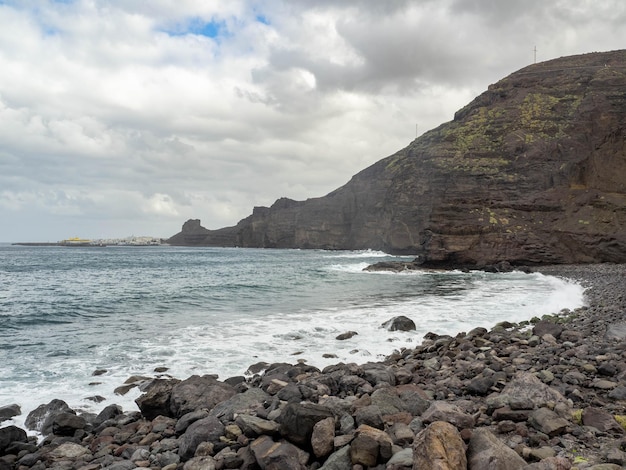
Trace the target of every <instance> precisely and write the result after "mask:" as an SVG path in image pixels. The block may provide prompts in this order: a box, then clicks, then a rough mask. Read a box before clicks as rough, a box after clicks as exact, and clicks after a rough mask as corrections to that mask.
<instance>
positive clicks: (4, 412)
mask: <svg viewBox="0 0 626 470" xmlns="http://www.w3.org/2000/svg"><path fill="white" fill-rule="evenodd" d="M21 414H22V409H21V408H20V405H17V404H13V405H7V406H2V407H0V423H1V422H2V421H6V420H8V419H11V418H13V417H14V416H19V415H21Z"/></svg>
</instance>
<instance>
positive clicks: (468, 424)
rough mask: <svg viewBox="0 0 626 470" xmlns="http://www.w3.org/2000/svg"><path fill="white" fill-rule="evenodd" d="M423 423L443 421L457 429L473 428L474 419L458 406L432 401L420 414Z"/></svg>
mask: <svg viewBox="0 0 626 470" xmlns="http://www.w3.org/2000/svg"><path fill="white" fill-rule="evenodd" d="M422 420H423V421H424V423H434V422H435V421H445V422H447V423H450V424H453V425H454V426H456V427H457V428H458V429H464V428H472V427H474V418H473V417H472V416H470V415H468V414H467V413H464V412H463V411H462V410H461V409H460V408H459V407H458V406H456V405H454V404H452V403H448V402H445V401H434V402H432V403H431V405H430V407H429V408H428V409H427V410H426V411H425V412H424V414H422Z"/></svg>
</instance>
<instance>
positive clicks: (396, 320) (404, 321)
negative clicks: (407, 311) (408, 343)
mask: <svg viewBox="0 0 626 470" xmlns="http://www.w3.org/2000/svg"><path fill="white" fill-rule="evenodd" d="M381 326H382V327H383V328H385V329H386V330H388V331H412V330H415V329H417V327H416V326H415V322H414V321H413V320H411V319H410V318H408V317H405V316H404V315H400V316H397V317H393V318H391V319H390V320H387V321H386V322H384V323H383V324H382V325H381Z"/></svg>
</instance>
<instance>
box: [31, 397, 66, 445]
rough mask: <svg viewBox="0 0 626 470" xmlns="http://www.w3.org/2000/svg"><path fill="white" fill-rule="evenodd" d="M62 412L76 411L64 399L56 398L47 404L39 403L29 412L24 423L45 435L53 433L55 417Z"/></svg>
mask: <svg viewBox="0 0 626 470" xmlns="http://www.w3.org/2000/svg"><path fill="white" fill-rule="evenodd" d="M61 413H74V410H72V409H71V408H70V407H69V406H68V405H67V403H65V402H64V401H63V400H57V399H54V400H52V401H51V402H50V403H48V404H45V405H39V406H38V407H37V408H35V409H34V410H33V411H31V412H30V413H28V416H26V421H25V422H24V424H25V425H26V428H27V429H30V430H31V431H38V432H40V433H41V434H43V435H44V436H47V435H49V434H51V433H52V426H53V422H54V418H55V417H56V416H57V415H59V414H61Z"/></svg>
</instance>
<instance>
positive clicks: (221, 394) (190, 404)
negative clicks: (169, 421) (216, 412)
mask: <svg viewBox="0 0 626 470" xmlns="http://www.w3.org/2000/svg"><path fill="white" fill-rule="evenodd" d="M236 393H237V391H236V390H235V388H234V387H233V386H232V385H228V384H226V383H224V382H220V381H219V380H217V379H216V378H215V377H214V376H211V375H203V376H198V375H193V376H191V377H189V378H188V379H186V380H183V381H182V382H179V383H177V384H176V385H174V387H173V388H172V392H171V394H170V413H171V416H173V417H175V418H180V417H181V416H183V415H184V414H186V413H189V412H191V411H196V410H201V409H207V410H212V409H213V408H214V407H215V405H217V404H218V403H221V402H223V401H225V400H228V399H229V398H231V397H232V396H233V395H235V394H236Z"/></svg>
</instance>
